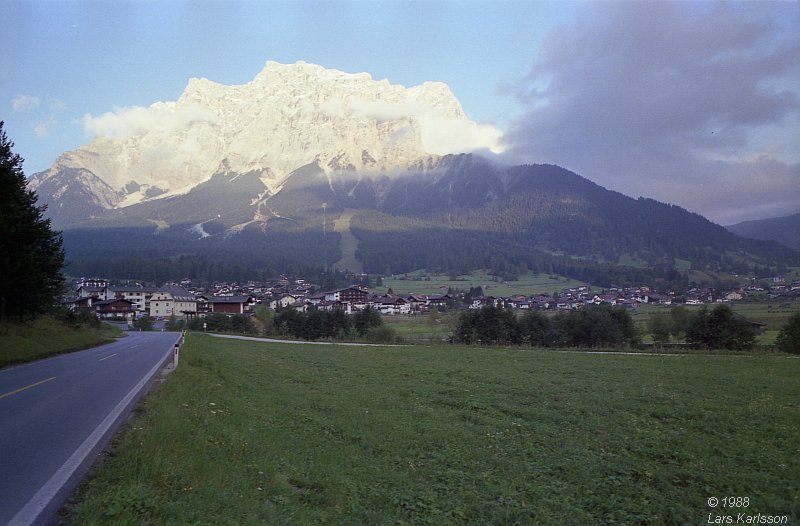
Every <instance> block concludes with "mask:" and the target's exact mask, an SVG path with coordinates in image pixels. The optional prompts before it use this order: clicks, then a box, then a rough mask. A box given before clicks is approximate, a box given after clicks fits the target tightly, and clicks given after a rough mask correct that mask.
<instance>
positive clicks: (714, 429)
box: [72, 334, 800, 525]
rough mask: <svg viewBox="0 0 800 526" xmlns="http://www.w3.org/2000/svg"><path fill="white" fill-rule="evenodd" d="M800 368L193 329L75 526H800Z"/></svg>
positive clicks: (84, 492) (95, 483) (78, 507)
mask: <svg viewBox="0 0 800 526" xmlns="http://www.w3.org/2000/svg"><path fill="white" fill-rule="evenodd" d="M798 373H800V360H797V359H792V358H789V357H787V356H783V355H766V356H757V357H751V356H722V355H713V356H711V355H691V356H679V357H674V356H621V355H600V354H584V353H574V352H569V353H563V352H554V351H550V352H547V351H536V350H522V349H503V348H493V349H485V348H462V347H455V346H438V347H437V346H432V347H421V346H412V347H393V348H381V347H360V348H359V347H331V346H313V345H286V344H266V343H257V342H244V341H231V340H220V339H214V338H212V337H209V336H207V335H197V334H191V335H189V336H188V337H187V341H186V344H185V345H184V346H183V349H182V353H181V363H180V366H179V368H178V369H177V371H176V372H174V373H173V374H172V375H171V376H170V377H169V379H168V380H167V382H166V383H165V384H164V385H163V386H162V387H161V388H160V389H159V390H158V391H156V392H155V393H153V394H151V395H150V396H149V397H148V398H147V399H146V401H145V403H144V404H143V406H142V407H141V408H140V410H139V413H138V415H137V416H136V417H135V418H134V419H133V420H132V421H131V423H130V424H129V425H128V427H127V429H126V431H125V432H124V433H123V435H122V436H121V437H120V438H119V440H118V442H117V444H116V447H115V448H114V449H113V450H112V452H111V454H110V457H109V458H108V460H107V461H106V462H105V463H104V465H103V466H102V467H101V468H100V469H99V470H97V471H96V472H95V473H94V474H93V475H92V476H91V477H90V478H89V480H88V481H87V482H85V483H84V484H83V485H82V487H81V488H80V490H79V492H78V493H77V495H76V496H75V497H74V502H73V510H72V511H73V515H72V519H73V522H74V523H75V524H82V525H83V524H137V525H138V524H297V525H303V524H331V525H339V524H368V525H382V524H436V525H445V524H524V525H530V524H544V525H547V524H580V525H592V524H597V525H600V524H603V525H605V524H648V525H661V524H663V525H674V524H706V519H707V517H708V514H709V513H710V512H714V511H721V510H716V509H711V508H709V507H708V505H707V500H708V498H709V497H717V498H722V497H723V496H746V497H748V498H749V502H750V505H749V507H748V508H746V509H738V510H736V511H737V512H745V513H748V514H756V513H759V512H760V513H763V514H770V515H787V516H788V517H789V519H790V521H794V522H796V521H797V520H798V519H800V455H798V452H800V433H798V429H800V410H798V405H797V400H798V399H800V374H798Z"/></svg>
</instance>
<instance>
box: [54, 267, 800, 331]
mask: <svg viewBox="0 0 800 526" xmlns="http://www.w3.org/2000/svg"><path fill="white" fill-rule="evenodd" d="M73 287H74V288H73V290H74V297H73V298H71V299H69V300H68V301H66V302H65V306H67V307H68V308H70V309H72V310H78V309H88V310H90V311H92V312H94V313H95V314H96V315H97V317H99V318H101V319H109V320H111V319H113V320H119V321H122V320H126V321H132V320H134V319H137V318H140V317H142V316H149V317H151V318H154V319H157V320H163V319H193V318H198V317H201V318H202V317H205V316H208V315H210V314H226V315H236V314H238V315H243V314H251V313H252V312H253V310H254V308H255V307H256V306H259V305H261V306H264V307H267V308H269V309H271V310H278V309H294V310H297V311H300V312H306V311H308V310H310V309H318V310H323V311H332V310H341V311H343V312H344V313H346V314H352V313H355V312H358V311H361V310H363V309H365V308H367V307H370V308H372V309H374V310H375V311H377V312H379V313H380V314H382V315H384V316H401V315H406V316H416V315H425V314H427V313H428V312H429V311H430V310H431V309H436V310H439V311H443V310H448V309H479V308H481V307H484V306H487V305H494V306H497V307H501V306H502V307H504V308H508V309H514V310H520V311H526V310H574V309H580V308H583V307H585V306H587V305H600V304H609V305H612V306H618V307H623V308H626V309H638V308H639V307H640V306H641V305H664V306H670V305H678V304H685V305H703V304H715V303H729V302H735V301H742V300H745V299H748V298H752V297H759V296H760V297H765V294H766V293H767V292H768V293H769V294H768V297H770V298H780V297H782V296H785V297H792V296H796V295H798V294H800V281H793V282H791V283H789V282H787V281H786V280H785V279H783V278H781V277H776V278H773V279H772V286H770V287H769V291H767V290H765V288H764V287H763V286H761V285H758V284H751V285H749V286H746V287H740V288H737V289H733V290H726V291H720V290H717V289H714V288H711V287H705V288H692V289H689V290H688V291H687V292H686V294H684V295H681V296H678V295H676V294H675V293H674V292H659V291H655V290H652V289H650V288H649V287H626V288H622V287H619V288H618V287H612V288H609V289H603V290H600V291H598V292H595V291H593V290H592V287H589V286H578V287H572V288H567V289H564V290H562V291H560V292H555V293H553V294H552V295H547V294H535V295H525V294H513V295H510V296H507V297H500V296H490V295H483V293H482V290H481V289H478V290H474V289H472V290H470V292H463V291H454V290H450V291H447V292H444V293H441V294H411V293H407V294H403V293H395V292H394V291H392V289H391V288H390V289H389V290H388V291H387V292H386V293H374V292H371V291H370V290H369V288H368V287H366V286H364V285H361V284H358V285H351V286H349V287H344V288H339V289H335V290H330V291H320V287H319V286H317V285H314V284H311V283H308V282H307V281H306V280H304V279H301V278H297V279H290V278H288V277H285V276H281V277H278V278H276V279H274V280H271V281H269V282H253V281H251V282H247V283H244V284H239V283H226V282H219V283H214V284H213V285H211V286H209V287H205V288H204V287H199V286H196V285H194V284H193V283H192V280H191V279H188V278H187V279H184V280H181V281H180V282H171V283H166V284H165V285H163V286H161V287H148V286H145V285H142V284H140V283H133V284H127V285H112V284H110V281H109V280H107V279H101V278H79V279H76V280H74V282H73Z"/></svg>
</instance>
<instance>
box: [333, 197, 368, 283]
mask: <svg viewBox="0 0 800 526" xmlns="http://www.w3.org/2000/svg"><path fill="white" fill-rule="evenodd" d="M354 213H355V211H354V210H349V209H348V210H345V211H344V212H342V215H341V216H339V218H338V219H337V220H336V222H335V223H334V231H335V232H338V233H339V234H341V236H342V238H341V239H342V240H341V243H340V244H339V248H340V249H341V251H342V259H340V260H339V261H337V262H336V267H337V268H340V269H343V270H349V271H350V272H353V273H356V274H360V273H362V272H364V267H363V265H362V264H361V262H360V261H359V260H358V259H357V258H356V250H358V239H356V236H354V235H353V233H352V232H350V220H351V219H353V214H354Z"/></svg>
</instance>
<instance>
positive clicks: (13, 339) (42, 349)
mask: <svg viewBox="0 0 800 526" xmlns="http://www.w3.org/2000/svg"><path fill="white" fill-rule="evenodd" d="M120 334H121V331H120V330H119V329H117V328H116V327H114V326H112V325H108V324H105V323H104V324H102V325H101V326H100V329H99V330H98V329H93V328H90V327H83V326H82V327H69V326H67V325H64V324H63V323H61V322H59V321H57V320H54V319H52V318H49V317H40V318H36V319H33V320H28V321H24V322H13V323H12V322H4V323H2V324H0V367H4V366H6V365H10V364H14V363H20V362H28V361H32V360H38V359H41V358H46V357H48V356H52V355H55V354H61V353H65V352H72V351H79V350H82V349H88V348H90V347H95V346H97V345H102V344H104V343H108V342H110V341H113V340H114V338H117V337H119V336H120Z"/></svg>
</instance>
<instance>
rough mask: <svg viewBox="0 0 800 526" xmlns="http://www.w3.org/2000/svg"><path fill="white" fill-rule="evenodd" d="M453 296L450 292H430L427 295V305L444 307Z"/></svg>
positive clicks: (451, 301) (450, 302)
mask: <svg viewBox="0 0 800 526" xmlns="http://www.w3.org/2000/svg"><path fill="white" fill-rule="evenodd" d="M454 300H455V298H454V297H453V295H452V294H431V295H430V296H428V307H433V308H437V309H438V308H445V307H447V306H448V305H450V304H452V303H453V301H454Z"/></svg>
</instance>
